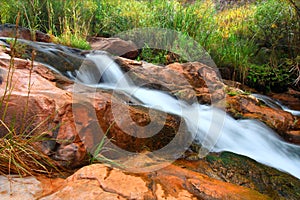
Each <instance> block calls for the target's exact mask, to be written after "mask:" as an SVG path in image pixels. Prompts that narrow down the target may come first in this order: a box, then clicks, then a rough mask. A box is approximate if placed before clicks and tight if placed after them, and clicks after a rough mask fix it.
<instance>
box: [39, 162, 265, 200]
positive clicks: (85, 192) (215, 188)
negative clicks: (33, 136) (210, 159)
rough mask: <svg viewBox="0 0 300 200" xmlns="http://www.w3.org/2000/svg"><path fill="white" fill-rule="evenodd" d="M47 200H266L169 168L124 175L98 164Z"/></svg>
mask: <svg viewBox="0 0 300 200" xmlns="http://www.w3.org/2000/svg"><path fill="white" fill-rule="evenodd" d="M41 199H43V200H48V199H141V200H142V199H159V200H173V199H174V200H175V199H180V200H190V199H193V200H196V199H249V200H250V199H251V200H252V199H257V200H259V199H269V198H268V197H267V196H265V195H262V194H260V193H258V192H256V191H254V190H251V189H248V188H245V187H241V186H236V185H233V184H231V183H225V182H222V181H219V180H215V179H212V178H209V177H207V176H206V175H202V174H200V173H197V172H192V171H190V170H187V169H183V168H180V167H177V166H174V165H170V166H168V167H166V168H164V169H161V170H159V171H157V172H149V173H143V174H128V173H125V172H123V171H121V170H118V169H111V168H108V167H106V166H104V165H102V164H94V165H90V166H86V167H83V168H81V169H80V170H79V171H77V172H76V173H75V174H73V175H72V176H70V177H69V178H67V179H66V180H65V182H64V183H63V185H62V187H61V188H60V189H58V190H56V191H55V192H54V193H53V194H51V195H48V196H46V197H44V198H41Z"/></svg>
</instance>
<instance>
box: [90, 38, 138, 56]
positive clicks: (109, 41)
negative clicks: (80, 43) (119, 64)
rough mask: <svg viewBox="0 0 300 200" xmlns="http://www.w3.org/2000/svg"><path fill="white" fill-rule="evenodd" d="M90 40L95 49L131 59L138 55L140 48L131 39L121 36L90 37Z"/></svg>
mask: <svg viewBox="0 0 300 200" xmlns="http://www.w3.org/2000/svg"><path fill="white" fill-rule="evenodd" d="M88 42H89V43H90V45H91V48H92V49H93V50H102V51H107V52H109V53H111V54H113V55H116V56H122V57H125V58H129V59H136V58H137V56H138V48H137V46H136V45H135V44H134V43H133V42H131V41H125V40H122V39H120V38H103V37H90V38H88Z"/></svg>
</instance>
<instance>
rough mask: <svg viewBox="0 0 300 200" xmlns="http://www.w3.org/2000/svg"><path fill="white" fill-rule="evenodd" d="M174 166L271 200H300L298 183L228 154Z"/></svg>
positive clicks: (241, 157)
mask: <svg viewBox="0 0 300 200" xmlns="http://www.w3.org/2000/svg"><path fill="white" fill-rule="evenodd" d="M175 164H176V165H177V166H180V167H185V168H187V169H189V170H191V171H196V172H199V173H202V174H206V175H207V176H209V177H211V178H215V179H218V180H222V181H225V182H228V183H232V184H235V185H240V186H243V187H247V188H251V189H254V190H256V191H259V192H260V193H262V194H265V195H267V196H269V197H270V198H271V199H299V198H300V181H299V180H298V179H297V178H295V177H293V176H291V175H288V174H286V173H283V172H280V171H278V170H276V169H274V168H270V167H267V166H265V165H262V164H259V163H257V162H256V161H254V160H252V159H250V158H247V157H245V156H241V155H236V154H233V153H230V152H223V153H210V154H209V155H207V156H206V157H205V158H204V159H201V160H196V161H186V160H178V161H176V162H175Z"/></svg>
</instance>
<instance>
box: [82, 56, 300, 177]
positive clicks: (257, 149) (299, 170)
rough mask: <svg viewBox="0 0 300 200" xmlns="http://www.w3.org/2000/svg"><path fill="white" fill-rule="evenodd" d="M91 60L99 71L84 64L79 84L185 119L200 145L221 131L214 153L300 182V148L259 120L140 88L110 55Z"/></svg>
mask: <svg viewBox="0 0 300 200" xmlns="http://www.w3.org/2000/svg"><path fill="white" fill-rule="evenodd" d="M88 58H89V61H92V62H94V64H95V65H96V66H97V67H96V68H92V67H89V66H88V63H86V64H83V66H82V67H81V69H80V70H79V72H78V73H77V80H80V81H81V82H83V83H85V84H87V85H90V86H93V87H95V86H97V87H100V88H106V89H107V88H110V89H115V90H120V91H123V92H125V93H127V94H128V95H130V96H134V97H135V98H136V99H138V100H139V101H140V102H142V103H143V104H144V105H145V106H148V107H152V108H155V109H158V110H161V111H164V112H168V113H173V114H176V115H179V116H181V117H182V118H184V120H185V121H186V124H187V126H188V129H189V131H190V132H191V133H192V134H194V136H195V139H196V141H199V142H201V141H204V143H201V145H202V146H203V145H206V144H208V147H209V145H211V144H212V143H213V141H214V140H215V139H216V138H215V137H218V136H219V135H215V134H214V132H215V131H221V135H220V137H219V138H218V141H217V143H216V144H215V145H214V147H213V149H210V150H212V151H214V152H221V151H230V152H233V153H236V154H241V155H244V156H247V157H250V158H252V159H254V160H256V161H258V162H260V163H264V164H266V165H269V166H271V167H274V168H277V169H279V170H282V171H285V172H288V173H290V174H292V175H294V176H295V177H297V178H299V179H300V146H297V145H293V144H289V143H287V142H284V141H283V140H282V139H280V138H279V137H278V136H277V134H276V133H275V132H274V131H273V130H271V129H270V128H268V127H267V126H266V125H264V124H263V123H261V122H258V121H255V120H235V119H233V118H231V117H230V116H228V115H226V114H225V113H224V111H221V110H218V109H216V108H213V107H211V106H206V105H200V104H197V103H196V104H192V105H189V104H188V103H186V102H184V101H181V100H177V99H175V98H173V97H172V96H170V95H168V94H166V93H163V92H160V91H157V90H151V89H146V88H141V87H137V86H135V85H134V84H133V83H132V81H131V80H130V78H128V77H126V76H125V75H124V74H123V73H122V71H121V70H120V68H119V66H118V65H117V64H116V63H115V62H114V61H113V60H112V59H111V58H110V57H109V56H108V55H105V54H102V55H89V56H88ZM99 74H101V75H102V76H101V78H102V81H103V82H102V83H100V84H98V82H99V76H98V75H99ZM276 105H277V104H276ZM278 106H280V105H278ZM218 116H225V123H224V125H223V127H222V128H221V129H220V130H214V129H212V127H214V124H218V123H219V121H218ZM208 133H209V134H208Z"/></svg>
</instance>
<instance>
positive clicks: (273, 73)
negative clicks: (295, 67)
mask: <svg viewBox="0 0 300 200" xmlns="http://www.w3.org/2000/svg"><path fill="white" fill-rule="evenodd" d="M292 81H293V80H292V78H291V73H290V70H289V69H288V68H287V67H283V66H279V67H276V68H275V67H274V66H271V65H268V64H267V65H254V64H253V65H251V66H250V69H249V72H248V82H249V83H248V84H249V85H250V86H252V87H254V88H256V89H258V90H260V91H265V92H269V91H271V90H272V91H278V92H281V91H284V90H285V89H286V86H287V85H288V84H290V83H292Z"/></svg>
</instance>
